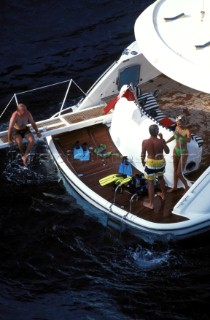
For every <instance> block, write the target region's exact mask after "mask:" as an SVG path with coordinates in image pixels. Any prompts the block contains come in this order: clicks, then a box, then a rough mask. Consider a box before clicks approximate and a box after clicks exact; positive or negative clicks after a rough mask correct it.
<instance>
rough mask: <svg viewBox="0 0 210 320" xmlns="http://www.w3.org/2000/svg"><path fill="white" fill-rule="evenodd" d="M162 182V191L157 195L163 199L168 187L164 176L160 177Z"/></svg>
mask: <svg viewBox="0 0 210 320" xmlns="http://www.w3.org/2000/svg"><path fill="white" fill-rule="evenodd" d="M158 180H159V183H160V189H161V192H157V195H158V196H160V197H161V198H162V199H163V200H165V198H166V187H165V180H164V177H163V176H159V177H158Z"/></svg>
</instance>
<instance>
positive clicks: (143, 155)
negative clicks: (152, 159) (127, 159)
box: [141, 141, 146, 166]
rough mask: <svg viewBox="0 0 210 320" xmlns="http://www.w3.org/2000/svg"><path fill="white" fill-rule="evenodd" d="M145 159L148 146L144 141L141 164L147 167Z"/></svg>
mask: <svg viewBox="0 0 210 320" xmlns="http://www.w3.org/2000/svg"><path fill="white" fill-rule="evenodd" d="M145 158H146V145H145V141H143V142H142V149H141V162H142V164H143V166H145Z"/></svg>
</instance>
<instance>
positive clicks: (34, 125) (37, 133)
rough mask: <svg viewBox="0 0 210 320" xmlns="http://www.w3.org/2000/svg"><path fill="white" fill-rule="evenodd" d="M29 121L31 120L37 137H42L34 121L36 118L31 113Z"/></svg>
mask: <svg viewBox="0 0 210 320" xmlns="http://www.w3.org/2000/svg"><path fill="white" fill-rule="evenodd" d="M28 119H29V122H30V123H31V125H32V127H33V128H34V130H35V131H36V135H37V137H38V138H40V137H41V136H42V134H41V132H39V130H38V128H37V125H36V122H35V121H34V118H33V116H32V114H31V113H30V112H29V111H28Z"/></svg>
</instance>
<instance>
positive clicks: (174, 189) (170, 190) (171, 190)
mask: <svg viewBox="0 0 210 320" xmlns="http://www.w3.org/2000/svg"><path fill="white" fill-rule="evenodd" d="M176 190H177V189H176V188H171V189H168V190H167V192H169V193H171V192H175V191H176Z"/></svg>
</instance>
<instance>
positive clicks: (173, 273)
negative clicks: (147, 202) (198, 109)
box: [0, 0, 210, 320]
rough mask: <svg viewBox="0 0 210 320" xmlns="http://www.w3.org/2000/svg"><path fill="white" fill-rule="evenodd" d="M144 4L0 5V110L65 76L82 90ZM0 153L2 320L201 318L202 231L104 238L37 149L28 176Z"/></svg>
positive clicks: (52, 97)
mask: <svg viewBox="0 0 210 320" xmlns="http://www.w3.org/2000/svg"><path fill="white" fill-rule="evenodd" d="M152 2H153V1H151V0H144V1H143V0H142V1H141V0H131V1H122V0H121V1H120V0H115V1H109V0H101V1H93V0H78V1H72V0H59V1H55V0H46V1H41V0H36V1H35V0H30V1H29V0H21V1H17V0H2V1H1V7H0V22H1V30H0V43H1V49H0V60H1V63H0V74H1V77H0V82H1V85H0V100H1V104H0V105H1V107H0V108H1V109H0V112H2V111H3V109H4V107H5V106H6V104H7V102H8V101H9V100H10V98H11V97H12V95H13V93H15V92H21V91H25V90H28V89H31V88H36V87H40V86H43V85H46V84H51V83H55V82H59V81H65V80H67V79H70V78H73V79H74V80H75V81H76V82H77V83H78V84H79V85H80V86H81V88H82V89H83V90H84V91H86V90H87V89H88V88H89V87H90V86H91V85H92V84H93V82H94V81H95V80H96V79H97V78H98V77H99V76H100V74H101V73H102V72H103V71H104V70H105V69H106V68H107V67H108V66H109V65H110V64H111V63H112V62H113V61H114V60H115V59H117V58H118V57H119V56H120V54H121V52H122V51H123V50H124V48H125V47H126V46H127V45H129V44H130V43H131V42H132V41H133V40H134V32H133V25H134V22H135V19H136V18H137V17H138V15H139V13H140V12H141V11H142V10H143V9H144V8H145V7H147V6H148V5H149V4H151V3H152ZM145 32H146V30H145ZM20 99H21V97H20ZM43 99H44V100H43ZM60 100H61V93H60V92H59V94H58V92H57V91H56V90H55V89H53V91H51V92H48V93H47V94H44V98H43V95H41V94H40V93H39V92H38V93H37V94H36V97H34V96H33V97H32V96H28V100H27V105H28V107H29V109H30V110H31V111H32V112H33V114H34V116H35V118H36V119H39V117H40V116H41V115H43V114H44V115H46V116H49V115H50V114H51V113H52V111H54V112H56V111H57V109H56V107H57V105H56V101H60ZM10 114H11V110H8V111H7V112H5V114H4V115H3V117H2V118H1V123H0V126H1V128H3V127H4V126H5V125H6V124H7V123H8V119H9V116H10ZM0 154H1V156H0V170H1V171H0V181H1V183H0V320H32V319H33V320H67V319H68V320H69V319H72V320H74V319H75V320H85V319H87V320H93V319H94V320H109V319H113V320H118V319H120V320H131V319H138V320H140V319H141V320H143V319H177V320H186V319H193V320H194V319H200V320H201V319H205V320H207V319H209V318H210V307H209V300H210V235H209V234H208V233H207V234H205V235H203V236H200V237H196V238H194V239H189V240H185V241H181V242H161V241H157V240H155V239H154V238H153V237H149V236H148V237H146V236H143V235H142V238H141V239H137V238H135V237H134V236H132V235H128V234H127V235H126V234H123V235H121V234H119V233H115V232H112V231H110V230H108V229H107V228H106V217H105V215H104V214H103V213H102V212H98V211H97V210H96V209H93V208H92V207H90V206H89V205H88V204H87V203H86V202H84V201H82V200H81V199H80V198H79V197H78V196H77V195H76V194H75V193H74V192H73V190H71V189H70V188H69V187H68V186H67V185H66V184H65V181H64V180H63V179H62V177H61V176H60V174H59V172H58V170H57V168H56V166H55V164H54V162H53V161H52V158H51V156H50V154H49V153H48V150H47V148H46V144H45V142H44V141H40V142H39V143H38V144H37V145H36V147H35V149H34V155H33V156H32V159H31V164H30V166H29V168H27V169H24V168H23V166H22V165H21V162H20V159H19V157H18V154H17V152H16V150H14V149H13V148H11V149H8V150H5V151H0Z"/></svg>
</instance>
